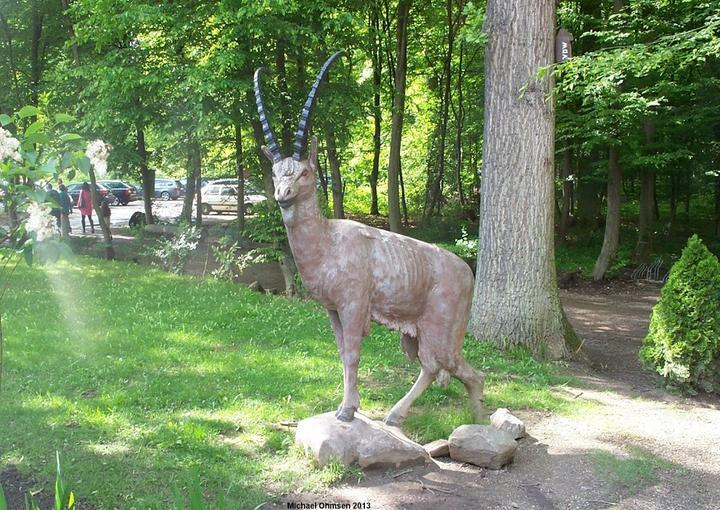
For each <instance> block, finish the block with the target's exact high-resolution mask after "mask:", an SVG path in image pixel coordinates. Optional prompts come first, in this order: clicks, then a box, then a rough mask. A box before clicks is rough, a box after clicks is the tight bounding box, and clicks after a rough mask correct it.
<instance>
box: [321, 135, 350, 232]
mask: <svg viewBox="0 0 720 510" xmlns="http://www.w3.org/2000/svg"><path fill="white" fill-rule="evenodd" d="M325 143H326V149H327V156H328V164H329V165H330V175H331V176H332V195H333V218H335V219H338V220H341V219H344V218H345V211H344V209H343V185H342V177H341V176H340V158H339V157H338V153H337V147H336V144H335V131H334V130H333V128H332V126H331V125H329V124H328V125H327V126H326V127H325Z"/></svg>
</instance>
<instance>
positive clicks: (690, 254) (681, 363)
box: [640, 235, 720, 391]
mask: <svg viewBox="0 0 720 510" xmlns="http://www.w3.org/2000/svg"><path fill="white" fill-rule="evenodd" d="M640 358H641V359H642V360H643V361H644V362H645V363H646V364H647V365H648V366H650V367H652V368H654V369H655V370H657V371H658V372H659V373H660V374H662V375H663V376H664V377H665V380H666V381H667V382H668V384H670V385H675V386H679V387H681V388H685V389H691V390H692V389H695V388H700V389H703V390H705V391H713V390H716V391H717V390H720V262H718V259H717V257H716V256H715V255H713V254H712V253H710V251H708V249H707V248H706V247H705V245H703V243H702V241H700V238H699V237H698V236H697V235H694V236H692V237H691V238H690V240H689V241H688V244H687V247H686V248H685V249H684V250H683V252H682V256H681V257H680V260H678V261H677V262H676V263H675V265H673V267H672V269H671V270H670V276H669V278H668V281H667V283H666V284H665V286H664V287H663V289H662V294H661V296H660V301H659V302H658V303H657V305H655V308H653V312H652V318H651V319H650V330H649V332H648V335H647V336H646V337H645V341H644V344H643V347H642V349H641V350H640Z"/></svg>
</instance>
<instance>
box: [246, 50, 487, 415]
mask: <svg viewBox="0 0 720 510" xmlns="http://www.w3.org/2000/svg"><path fill="white" fill-rule="evenodd" d="M341 54H342V52H338V53H335V54H334V55H333V56H331V57H330V58H329V59H328V60H327V61H326V62H325V64H324V65H323V66H322V69H321V70H320V72H319V73H318V75H317V78H316V80H315V83H314V84H313V87H312V89H311V90H310V93H309V95H308V98H307V101H306V102H305V105H304V108H303V111H302V115H301V116H300V121H299V125H298V129H297V132H296V135H295V143H294V150H293V155H292V157H283V156H282V154H281V152H280V149H279V148H278V145H277V143H276V142H275V135H274V134H273V130H272V128H271V127H270V123H269V121H268V118H267V115H266V111H265V104H264V101H263V97H262V93H261V90H260V72H261V69H258V70H257V71H256V72H255V76H254V85H255V98H256V103H257V109H258V114H259V116H260V121H261V123H262V128H263V132H264V135H265V140H266V142H267V145H265V146H263V147H262V150H263V153H264V154H265V155H266V156H267V157H268V159H270V161H271V162H272V178H273V183H274V184H275V200H276V201H277V204H278V205H279V206H280V211H281V213H282V218H283V222H284V223H285V227H286V228H287V235H288V241H289V243H290V248H291V250H292V253H293V255H294V257H295V262H296V264H297V268H298V271H299V272H300V275H301V277H302V281H303V284H304V285H305V287H306V288H307V290H308V292H309V293H310V295H311V296H312V297H313V298H315V299H316V300H317V301H319V302H320V303H321V304H322V305H323V306H324V307H325V308H326V309H327V314H328V317H329V318H330V324H331V326H332V329H333V332H334V333H335V339H336V341H337V346H338V350H339V351H340V359H341V360H342V363H343V371H344V393H343V400H342V403H341V404H340V407H339V408H338V410H337V413H336V414H335V416H336V417H337V419H338V420H341V421H344V422H349V421H352V420H353V418H354V415H355V411H357V409H358V407H359V404H360V394H359V393H358V387H357V373H358V363H359V358H360V343H361V341H362V339H363V337H365V336H367V335H368V334H369V331H370V321H375V322H377V323H380V324H383V325H385V326H387V327H388V328H390V329H392V330H396V331H399V332H400V334H401V346H402V349H403V350H404V351H405V354H406V355H407V356H408V357H409V358H410V359H411V360H416V359H417V360H419V362H420V366H421V370H420V376H419V377H418V379H417V381H416V382H415V384H414V385H413V387H412V388H411V389H410V391H409V392H408V393H407V395H405V396H404V397H403V398H402V399H401V400H400V401H399V402H398V403H397V404H395V406H393V408H392V409H391V410H390V412H389V414H388V415H387V417H386V418H385V422H386V423H387V424H389V425H394V426H398V425H400V424H401V423H402V421H403V420H404V419H405V418H406V417H407V414H408V411H409V408H410V406H411V405H412V403H413V401H414V400H415V399H417V398H418V397H419V396H420V395H421V394H422V393H423V392H424V391H425V389H427V387H428V386H430V384H432V382H433V381H437V382H438V384H440V385H441V386H443V387H447V384H448V382H449V379H450V376H454V377H456V378H457V379H459V380H460V381H461V382H462V383H463V384H464V385H465V387H466V389H467V391H468V393H469V396H470V402H471V405H472V408H473V412H474V414H475V418H476V419H477V420H479V419H480V412H481V408H482V401H483V382H484V379H485V376H484V375H483V373H482V372H479V371H477V370H475V369H474V368H473V367H472V366H471V365H470V364H469V363H468V362H467V361H466V360H465V358H464V357H463V354H462V346H463V339H464V335H465V329H466V327H467V323H468V316H469V313H470V304H471V300H472V293H473V274H472V271H471V270H470V268H469V267H468V265H467V264H466V263H465V262H464V261H463V260H462V259H460V258H459V257H457V256H455V255H453V254H452V253H450V252H447V251H445V250H442V249H440V248H438V247H437V246H434V245H432V244H428V243H424V242H422V241H418V240H416V239H412V238H410V237H406V236H403V235H399V234H395V233H392V232H387V231H384V230H380V229H377V228H373V227H369V226H367V225H363V224H361V223H357V222H355V221H349V220H329V219H327V218H325V216H323V214H322V212H321V211H320V207H319V206H318V202H317V189H316V175H317V168H318V163H317V155H318V144H317V138H316V137H313V138H312V143H311V145H310V154H309V155H308V156H307V157H305V152H306V147H307V137H308V129H309V123H310V119H311V115H312V111H313V108H314V106H315V103H316V100H317V91H318V87H319V86H320V83H321V82H322V80H323V79H324V77H325V75H326V73H327V71H328V68H329V67H330V65H331V64H332V63H333V62H334V61H335V60H336V59H337V58H338V57H339V56H340V55H341Z"/></svg>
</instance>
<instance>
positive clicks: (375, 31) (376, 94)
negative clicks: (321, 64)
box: [370, 0, 382, 216]
mask: <svg viewBox="0 0 720 510" xmlns="http://www.w3.org/2000/svg"><path fill="white" fill-rule="evenodd" d="M378 9H379V6H378V2H377V0H374V1H373V3H372V9H371V14H370V18H371V19H370V44H371V48H372V63H373V120H374V131H373V166H372V170H371V172H370V214H372V215H375V216H377V215H378V214H379V211H378V195H377V183H378V176H379V174H380V137H381V135H382V131H381V129H382V105H381V103H380V91H381V88H382V83H381V81H380V80H381V79H382V59H381V58H380V53H381V51H382V50H381V48H380V46H381V39H380V21H379V12H378Z"/></svg>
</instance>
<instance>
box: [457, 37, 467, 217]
mask: <svg viewBox="0 0 720 510" xmlns="http://www.w3.org/2000/svg"><path fill="white" fill-rule="evenodd" d="M464 50H465V43H464V41H462V40H461V41H460V57H459V62H458V72H457V76H458V78H457V108H456V109H455V181H456V184H457V191H458V197H459V199H460V205H461V206H463V207H465V193H464V192H463V186H462V167H463V146H462V134H463V127H464V126H463V125H464V122H465V105H464V104H463V88H462V83H463V54H464Z"/></svg>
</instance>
